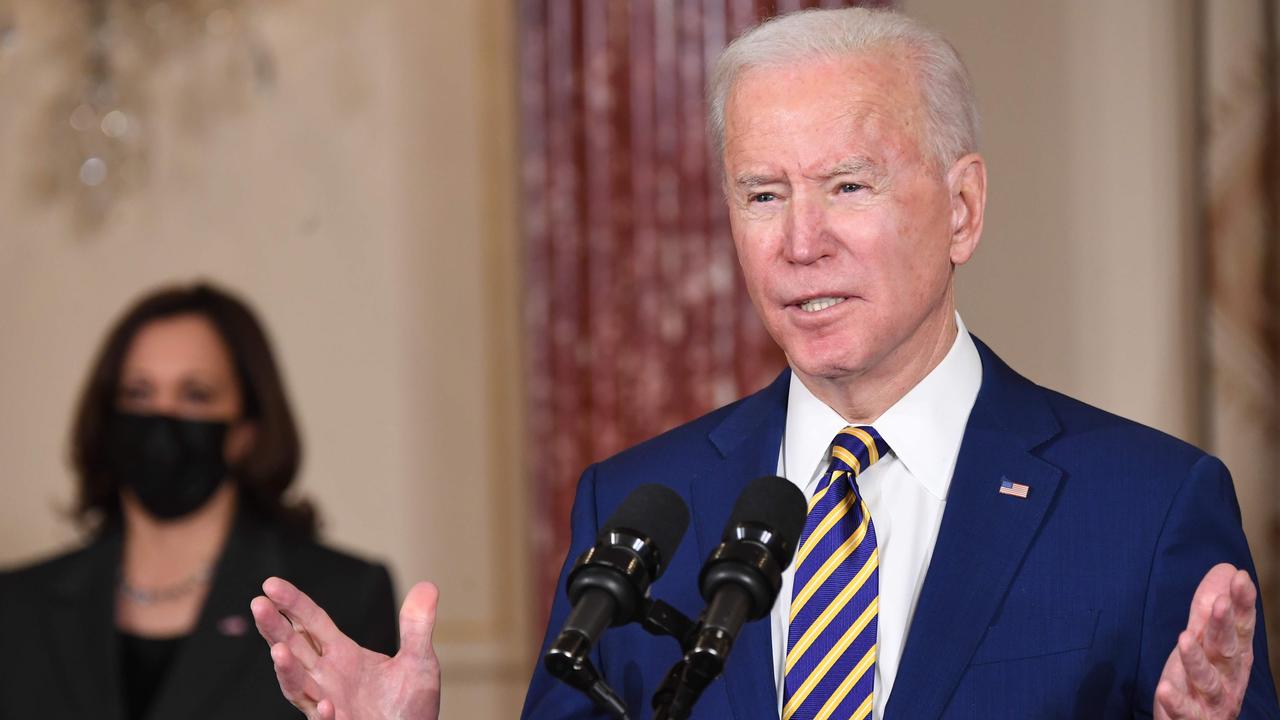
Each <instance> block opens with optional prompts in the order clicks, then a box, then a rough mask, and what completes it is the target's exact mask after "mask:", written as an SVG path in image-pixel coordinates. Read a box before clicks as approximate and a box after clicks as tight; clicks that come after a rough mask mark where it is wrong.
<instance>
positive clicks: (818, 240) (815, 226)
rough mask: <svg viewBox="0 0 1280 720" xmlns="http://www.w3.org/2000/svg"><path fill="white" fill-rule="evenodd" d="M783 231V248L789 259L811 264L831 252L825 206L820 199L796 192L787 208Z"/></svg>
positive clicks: (794, 261)
mask: <svg viewBox="0 0 1280 720" xmlns="http://www.w3.org/2000/svg"><path fill="white" fill-rule="evenodd" d="M785 231H786V239H785V241H784V244H785V251H786V256H787V260H789V261H790V262H793V263H796V264H798V265H812V264H813V263H816V262H818V261H819V260H821V259H822V258H824V257H827V256H828V255H830V243H831V236H830V233H829V232H828V231H827V217H826V207H825V206H824V204H823V203H822V201H821V200H820V199H818V198H812V197H806V196H805V194H803V193H800V194H797V195H796V197H794V198H793V199H792V201H791V203H790V205H789V206H788V208H787V223H786V230H785Z"/></svg>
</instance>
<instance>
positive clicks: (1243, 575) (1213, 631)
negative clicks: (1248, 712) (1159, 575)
mask: <svg viewBox="0 0 1280 720" xmlns="http://www.w3.org/2000/svg"><path fill="white" fill-rule="evenodd" d="M1257 598H1258V591H1257V588H1255V587H1254V586H1253V580H1251V579H1250V578H1249V573H1247V572H1245V571H1244V570H1238V569H1236V567H1235V566H1233V565H1228V564H1227V563H1222V564H1220V565H1215V566H1214V567H1213V568H1212V569H1211V570H1209V573H1208V574H1207V575H1205V576H1204V580H1201V581H1200V587H1198V588H1196V594H1195V597H1193V598H1192V599H1191V617H1190V618H1189V619H1188V620H1187V629H1186V630H1183V631H1182V634H1181V635H1179V636H1178V646H1177V647H1175V648H1174V649H1173V652H1172V653H1170V654H1169V661H1168V662H1166V663H1165V664H1164V672H1163V673H1161V675H1160V682H1159V683H1158V684H1157V685H1156V697H1155V717H1156V720H1223V719H1226V718H1235V717H1238V716H1239V715H1240V706H1241V704H1242V703H1243V702H1244V691H1245V689H1246V688H1247V687H1248V686H1249V671H1250V669H1251V668H1252V667H1253V630H1254V625H1255V623H1256V620H1257V617H1256V610H1255V607H1256V606H1255V602H1256V601H1257Z"/></svg>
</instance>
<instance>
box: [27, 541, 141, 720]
mask: <svg viewBox="0 0 1280 720" xmlns="http://www.w3.org/2000/svg"><path fill="white" fill-rule="evenodd" d="M119 566H120V534H119V532H117V531H108V532H107V533H106V534H104V535H103V536H102V537H101V538H99V539H98V540H97V541H95V542H94V543H93V544H92V545H90V546H89V547H88V548H86V549H85V551H84V554H83V555H82V556H81V557H80V558H79V560H78V562H77V563H76V564H75V565H73V566H72V567H71V568H70V569H69V570H68V572H67V573H66V575H64V576H63V577H62V578H59V579H58V581H56V582H55V583H54V585H53V586H52V588H51V590H52V596H51V598H50V608H49V612H48V613H45V614H44V615H43V617H44V618H45V621H46V622H47V623H48V627H47V636H48V637H49V638H50V644H51V645H52V647H51V650H52V652H53V654H54V656H55V657H56V659H57V661H58V663H59V664H60V665H61V667H62V669H63V672H64V680H65V684H64V687H65V689H66V692H67V694H68V696H69V697H70V700H71V702H72V703H73V704H74V706H76V707H78V708H79V710H80V713H81V714H82V715H83V717H93V718H102V719H103V720H121V707H122V706H123V695H122V694H121V689H120V663H119V657H118V655H119V654H118V650H117V647H116V635H115V626H116V622H115V587H116V568H118V567H119Z"/></svg>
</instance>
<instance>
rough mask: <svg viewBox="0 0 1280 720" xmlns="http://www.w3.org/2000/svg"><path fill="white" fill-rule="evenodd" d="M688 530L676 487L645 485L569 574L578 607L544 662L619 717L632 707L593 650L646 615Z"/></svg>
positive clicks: (570, 590) (572, 597)
mask: <svg viewBox="0 0 1280 720" xmlns="http://www.w3.org/2000/svg"><path fill="white" fill-rule="evenodd" d="M688 527H689V509H688V507H686V506H685V504H684V501H683V500H681V499H680V496H679V495H677V494H676V493H675V491H673V490H671V489H670V488H667V487H665V486H662V485H653V484H648V485H641V486H640V487H638V488H636V489H635V490H634V491H633V492H632V493H631V494H630V495H628V496H627V499H626V500H623V501H622V504H621V505H620V506H618V509H617V510H616V511H614V513H613V515H612V516H611V517H610V518H609V520H608V521H606V522H605V524H604V527H602V528H601V530H600V534H599V535H597V536H596V544H595V545H594V546H593V547H592V548H590V549H589V550H587V551H586V552H585V553H583V554H582V556H581V557H579V558H578V561H577V563H575V564H574V567H573V570H572V571H571V572H570V573H569V579H568V582H567V584H566V587H565V590H566V592H567V593H568V595H569V600H570V602H572V603H573V609H572V610H571V611H570V612H569V617H568V618H566V619H565V622H564V629H563V630H561V631H560V634H559V635H558V636H557V637H556V640H555V642H553V643H551V647H550V648H548V649H547V653H546V655H545V656H544V657H543V663H544V665H545V666H546V668H547V670H548V672H550V673H551V674H552V675H553V676H555V677H557V678H560V679H561V680H564V681H565V682H567V683H569V684H570V685H573V686H574V687H577V688H578V689H580V690H582V691H583V692H586V693H587V694H588V695H590V696H591V697H592V699H593V700H595V701H596V703H597V704H599V705H600V706H601V707H603V708H604V709H606V710H609V711H610V712H611V713H613V714H614V715H615V716H616V717H626V708H625V706H624V705H623V704H622V702H621V701H620V700H619V699H618V698H617V696H616V695H614V694H613V691H612V690H610V689H609V688H608V686H607V685H605V684H604V682H603V681H602V680H601V679H600V677H599V673H598V672H596V670H595V668H594V667H591V664H590V659H589V658H588V653H590V652H591V648H592V647H593V646H594V645H595V643H596V641H597V640H598V639H599V638H600V635H601V634H602V633H603V632H604V631H605V629H606V628H608V627H612V626H617V625H625V624H626V623H629V622H632V621H634V620H637V619H639V618H640V616H641V615H642V614H643V610H644V600H645V598H646V597H647V595H648V592H649V585H650V584H652V583H653V581H655V580H657V579H658V577H659V576H661V575H662V572H663V571H664V570H666V568H667V565H668V564H669V563H670V562H671V558H672V556H673V555H674V554H675V551H676V548H677V547H679V545H680V540H681V538H683V537H684V532H685V530H686V529H687V528H688Z"/></svg>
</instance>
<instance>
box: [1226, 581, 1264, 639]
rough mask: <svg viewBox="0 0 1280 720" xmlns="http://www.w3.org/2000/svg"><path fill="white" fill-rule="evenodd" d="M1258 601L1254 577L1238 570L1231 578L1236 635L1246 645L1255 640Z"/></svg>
mask: <svg viewBox="0 0 1280 720" xmlns="http://www.w3.org/2000/svg"><path fill="white" fill-rule="evenodd" d="M1257 602H1258V588H1257V587H1255V586H1254V584H1253V578H1251V577H1249V573H1247V572H1245V571H1244V570H1239V571H1237V572H1236V574H1235V577H1233V578H1231V605H1232V607H1233V609H1234V610H1235V626H1236V628H1235V629H1236V636H1237V637H1238V638H1239V639H1240V640H1241V642H1242V643H1243V644H1244V645H1245V646H1246V647H1248V646H1249V645H1250V644H1252V642H1253V631H1254V626H1255V625H1256V623H1257V615H1258V613H1257V604H1256V603H1257Z"/></svg>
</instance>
